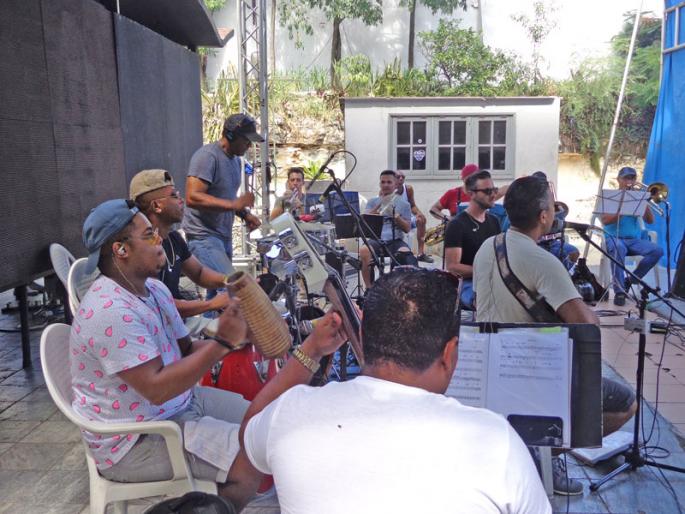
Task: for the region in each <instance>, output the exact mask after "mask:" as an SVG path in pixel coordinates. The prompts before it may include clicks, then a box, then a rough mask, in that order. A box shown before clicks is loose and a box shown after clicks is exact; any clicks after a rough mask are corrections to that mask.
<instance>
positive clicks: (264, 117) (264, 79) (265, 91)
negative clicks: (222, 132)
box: [259, 0, 271, 223]
mask: <svg viewBox="0 0 685 514" xmlns="http://www.w3.org/2000/svg"><path fill="white" fill-rule="evenodd" d="M259 4H260V5H259V32H260V35H259V40H260V41H259V42H260V44H259V117H260V121H261V123H260V126H261V129H262V136H264V142H263V143H262V144H260V145H259V160H260V163H261V167H260V172H261V174H262V223H267V222H268V221H269V182H270V178H271V171H270V169H269V168H270V165H271V163H270V162H269V88H268V69H269V68H268V59H267V55H266V54H267V49H268V45H267V35H266V33H267V30H266V27H267V25H266V0H259Z"/></svg>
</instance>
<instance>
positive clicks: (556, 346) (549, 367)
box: [485, 327, 571, 445]
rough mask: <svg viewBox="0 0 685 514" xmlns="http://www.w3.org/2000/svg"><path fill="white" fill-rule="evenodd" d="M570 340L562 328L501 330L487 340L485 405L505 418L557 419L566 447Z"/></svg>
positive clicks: (569, 438) (568, 420) (569, 421)
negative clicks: (535, 417)
mask: <svg viewBox="0 0 685 514" xmlns="http://www.w3.org/2000/svg"><path fill="white" fill-rule="evenodd" d="M569 341H570V339H569V336H568V329H567V328H565V327H552V328H539V329H536V328H519V329H505V330H500V332H499V333H497V334H491V335H490V354H491V358H490V361H489V364H490V365H489V370H488V375H489V379H488V394H487V398H486V402H485V405H486V406H487V408H489V409H491V410H493V411H495V412H499V413H500V414H502V415H504V416H505V417H507V416H508V415H510V414H516V415H525V416H536V415H537V416H557V417H559V418H561V420H562V421H563V440H564V442H565V444H567V445H568V444H569V443H570V441H571V412H570V398H571V390H570V382H571V377H570V361H569Z"/></svg>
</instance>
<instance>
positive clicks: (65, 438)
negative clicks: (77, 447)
mask: <svg viewBox="0 0 685 514" xmlns="http://www.w3.org/2000/svg"><path fill="white" fill-rule="evenodd" d="M79 441H81V432H80V431H79V429H78V427H77V426H76V425H74V424H73V423H71V422H69V421H44V422H43V423H41V424H40V426H38V427H36V428H34V429H33V430H31V431H30V432H29V433H28V434H26V436H25V437H24V438H23V439H22V440H21V442H23V443H76V442H79Z"/></svg>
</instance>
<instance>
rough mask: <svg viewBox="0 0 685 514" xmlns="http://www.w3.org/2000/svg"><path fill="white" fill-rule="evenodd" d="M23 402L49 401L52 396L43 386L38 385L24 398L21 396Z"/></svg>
mask: <svg viewBox="0 0 685 514" xmlns="http://www.w3.org/2000/svg"><path fill="white" fill-rule="evenodd" d="M22 400H23V401H25V402H51V401H52V397H51V396H50V391H48V388H47V387H45V386H41V387H38V388H36V389H34V391H33V392H32V393H31V394H29V395H28V396H27V397H26V398H22Z"/></svg>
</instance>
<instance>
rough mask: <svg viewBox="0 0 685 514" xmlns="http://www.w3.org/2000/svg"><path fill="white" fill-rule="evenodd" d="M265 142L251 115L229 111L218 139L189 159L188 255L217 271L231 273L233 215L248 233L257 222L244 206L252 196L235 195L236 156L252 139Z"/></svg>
mask: <svg viewBox="0 0 685 514" xmlns="http://www.w3.org/2000/svg"><path fill="white" fill-rule="evenodd" d="M263 141H264V138H263V137H262V136H260V135H259V134H258V133H257V127H256V125H255V120H254V119H253V118H252V117H250V116H248V115H247V114H242V113H240V114H232V115H231V116H229V117H228V118H227V119H226V121H225V122H224V128H223V131H222V135H221V139H220V140H219V141H216V142H214V143H209V144H207V145H205V146H203V147H202V148H200V149H199V150H197V151H196V152H195V153H194V154H193V157H192V158H191V159H190V166H189V168H188V178H187V179H186V206H187V208H186V210H185V214H184V217H183V230H185V233H186V237H187V239H188V247H189V248H190V251H191V253H192V254H193V255H195V256H196V257H197V258H198V259H199V260H200V262H202V264H204V265H205V266H209V267H210V268H211V269H213V270H215V271H218V272H219V273H226V274H229V273H231V272H232V271H233V266H232V264H231V258H232V255H233V242H232V229H233V219H234V216H235V215H237V216H238V217H239V218H242V219H243V220H244V221H245V223H246V224H247V228H248V230H249V231H252V230H254V229H256V228H257V227H259V225H260V224H261V223H260V221H259V218H257V216H255V215H254V214H251V213H250V212H249V210H248V209H247V208H248V207H251V206H252V205H254V194H252V193H250V192H244V193H243V194H242V195H240V196H237V193H238V189H239V188H240V184H241V168H242V167H241V162H240V158H241V157H242V156H243V155H244V154H245V152H246V151H247V150H248V149H249V148H250V145H252V143H257V142H263Z"/></svg>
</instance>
